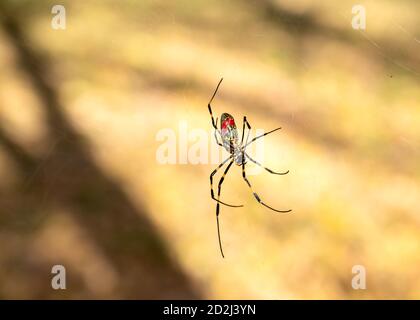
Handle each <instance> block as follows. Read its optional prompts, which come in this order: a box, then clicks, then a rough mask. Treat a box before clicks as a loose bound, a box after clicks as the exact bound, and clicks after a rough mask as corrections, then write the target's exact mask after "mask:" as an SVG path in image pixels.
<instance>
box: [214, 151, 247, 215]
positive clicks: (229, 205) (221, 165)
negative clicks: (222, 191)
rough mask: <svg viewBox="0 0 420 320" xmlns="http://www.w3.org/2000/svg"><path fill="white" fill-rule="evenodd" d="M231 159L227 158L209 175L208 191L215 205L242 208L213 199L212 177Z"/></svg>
mask: <svg viewBox="0 0 420 320" xmlns="http://www.w3.org/2000/svg"><path fill="white" fill-rule="evenodd" d="M232 158H233V156H230V157H229V158H227V159H226V160H224V161H223V162H222V163H221V164H219V165H218V167H217V168H216V169H214V170H213V172H212V173H211V174H210V187H211V189H210V192H211V193H210V194H211V198H212V199H213V200H214V201H216V202H217V203H221V204H224V205H225V206H228V207H233V208H238V207H243V205H242V204H241V205H232V204H228V203H225V202H223V201H221V200H219V199H216V198H215V197H214V191H213V176H214V175H215V174H216V172H217V171H218V170H219V169H220V168H221V167H223V165H224V164H225V163H226V162H228V161H229V160H231V159H232Z"/></svg>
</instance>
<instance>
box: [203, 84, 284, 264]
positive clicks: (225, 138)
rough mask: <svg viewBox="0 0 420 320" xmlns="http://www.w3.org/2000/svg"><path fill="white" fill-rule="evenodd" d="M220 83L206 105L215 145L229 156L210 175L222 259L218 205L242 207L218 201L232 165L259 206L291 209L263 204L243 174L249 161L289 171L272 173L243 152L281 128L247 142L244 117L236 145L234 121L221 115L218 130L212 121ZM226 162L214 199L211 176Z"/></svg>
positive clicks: (227, 114) (247, 123) (227, 115)
mask: <svg viewBox="0 0 420 320" xmlns="http://www.w3.org/2000/svg"><path fill="white" fill-rule="evenodd" d="M222 81H223V78H221V79H220V81H219V83H218V85H217V87H216V90H215V91H214V93H213V96H212V97H211V99H210V101H209V103H208V109H209V112H210V117H211V123H212V126H213V128H214V137H215V139H216V143H217V144H218V145H219V146H221V147H223V148H225V149H226V150H227V151H228V152H229V154H230V156H229V157H228V158H227V159H225V160H223V161H222V163H220V164H219V165H218V167H217V168H216V169H214V170H213V172H212V173H211V174H210V188H211V198H212V199H213V200H215V201H216V202H217V203H216V222H217V235H218V238H219V247H220V253H221V254H222V257H223V258H224V257H225V256H224V254H223V248H222V241H221V238H220V226H219V213H220V205H221V204H223V205H225V206H228V207H234V208H238V207H243V205H232V204H228V203H226V202H223V201H221V200H220V192H221V187H222V183H223V181H224V180H225V176H226V174H227V173H228V171H229V169H230V167H231V166H232V164H233V163H235V164H236V165H238V166H241V167H242V178H243V179H244V181H245V182H246V184H247V185H248V187H249V188H250V189H251V191H252V193H253V195H254V197H255V199H256V200H257V201H258V202H259V203H260V204H262V205H263V206H265V207H267V208H268V209H271V210H273V211H276V212H280V213H289V212H291V211H292V210H291V209H290V210H277V209H274V208H272V207H270V206H269V205H267V204H266V203H264V202H263V201H262V200H261V198H260V196H259V195H258V194H257V193H256V192H254V191H253V189H252V186H251V183H250V182H249V180H248V178H247V176H246V172H245V164H246V163H247V160H250V161H251V162H253V163H255V164H256V165H258V166H260V167H262V168H264V169H265V170H266V171H268V172H269V173H271V174H278V175H285V174H287V173H289V170H287V171H285V172H274V171H273V170H271V169H269V168H266V167H264V166H263V165H262V164H260V163H259V162H258V161H256V160H254V159H253V158H251V157H250V156H249V155H248V154H247V153H246V151H245V149H246V147H247V146H249V145H250V144H251V143H253V142H254V141H255V140H257V139H259V138H262V137H264V136H266V135H268V134H270V133H272V132H275V131H277V130H279V129H281V127H280V128H276V129H274V130H271V131H269V132H266V133H264V134H262V135H259V136H256V137H255V138H253V139H252V140H251V141H249V142H248V138H249V132H250V130H251V125H250V124H249V122H248V121H247V119H246V117H245V116H244V118H243V124H242V135H241V143H238V130H237V129H236V124H235V120H234V119H233V117H232V116H231V115H230V114H229V113H223V114H222V115H221V117H220V129H219V128H218V127H217V122H218V118H216V120H214V117H213V112H212V110H211V103H212V101H213V99H214V97H215V96H216V93H217V90H218V89H219V86H220V84H221V83H222ZM245 126H246V127H247V128H248V134H247V137H246V140H245V142H244V136H245ZM217 134H219V136H220V138H221V142H220V141H219V139H218V138H217ZM228 161H230V162H229V164H228V165H227V167H226V169H225V171H224V172H223V175H222V177H221V178H220V180H219V183H218V185H217V198H215V196H214V191H213V176H214V175H215V174H216V172H217V171H218V170H219V169H221V168H222V167H223V166H224V165H225V164H226V163H227V162H228Z"/></svg>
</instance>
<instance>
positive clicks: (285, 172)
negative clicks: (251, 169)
mask: <svg viewBox="0 0 420 320" xmlns="http://www.w3.org/2000/svg"><path fill="white" fill-rule="evenodd" d="M245 156H246V157H247V158H248V159H249V160H251V161H252V162H254V163H255V164H256V165H259V166H260V167H262V168H264V169H265V170H267V171H268V172H270V173H272V174H279V175H284V174H288V173H289V170H287V171H284V172H275V171H273V170H271V169H269V168H266V167H264V166H263V165H262V164H261V163H259V162H258V161H256V160H254V159H252V158H251V157H250V156H249V155H248V154H247V153H246V152H245Z"/></svg>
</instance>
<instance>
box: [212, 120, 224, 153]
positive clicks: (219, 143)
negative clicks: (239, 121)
mask: <svg viewBox="0 0 420 320" xmlns="http://www.w3.org/2000/svg"><path fill="white" fill-rule="evenodd" d="M218 119H219V118H216V128H217V120H218ZM218 132H219V134H220V131H219V130H218V129H216V130H214V138H215V139H216V143H217V144H218V145H219V146H221V147H223V144H222V143H221V142H219V139H218V138H217V133H218Z"/></svg>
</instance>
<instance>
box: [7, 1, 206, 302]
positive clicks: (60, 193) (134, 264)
mask: <svg viewBox="0 0 420 320" xmlns="http://www.w3.org/2000/svg"><path fill="white" fill-rule="evenodd" d="M0 7H1V13H0V19H1V21H0V24H1V27H2V28H3V30H4V32H5V34H6V35H7V36H8V39H9V40H10V43H11V44H12V47H13V48H14V49H15V53H16V57H17V61H18V64H19V66H20V67H21V69H22V71H23V72H24V73H25V74H26V76H27V77H28V79H29V80H30V82H31V84H32V86H33V88H34V91H35V93H36V94H37V95H38V96H39V99H40V101H41V104H42V107H43V108H44V109H45V114H46V126H47V128H48V130H49V131H48V132H49V135H50V137H51V139H52V140H53V141H56V144H55V146H54V148H53V150H52V151H51V152H50V153H49V154H48V155H47V156H44V157H36V156H34V155H31V154H30V152H28V151H25V149H24V148H23V147H21V146H20V145H19V143H17V142H15V141H13V139H12V138H11V137H10V136H9V135H8V134H7V133H6V132H5V131H4V130H3V129H2V128H0V147H2V148H3V149H4V150H6V151H7V155H8V156H9V157H10V158H11V159H12V160H13V162H14V163H15V164H16V166H17V167H18V168H19V170H20V172H21V173H22V176H23V177H24V178H23V179H22V181H20V182H19V185H18V187H17V190H15V191H14V192H11V193H13V195H12V196H10V194H9V195H8V197H3V196H1V197H0V207H1V208H2V210H1V211H2V214H1V217H0V233H1V234H3V238H2V239H3V240H4V237H6V239H7V236H6V235H7V234H10V233H13V234H14V235H15V236H16V235H18V237H19V241H18V242H17V243H18V245H17V247H16V248H14V250H15V251H16V252H17V256H16V257H15V259H16V261H7V263H8V264H10V265H11V268H10V270H11V271H10V272H9V273H8V272H7V270H9V269H7V268H6V269H4V270H3V274H0V278H1V276H4V277H8V276H13V277H15V279H13V281H15V282H16V283H17V284H19V283H20V281H23V280H24V279H29V281H30V285H29V284H28V290H30V291H31V292H30V293H29V292H28V293H26V294H25V296H29V297H31V298H49V297H57V293H54V290H52V289H51V286H50V281H51V266H49V265H48V266H47V265H42V266H39V265H35V264H34V265H33V267H31V264H30V261H32V259H31V257H25V256H24V254H25V253H27V249H26V247H27V246H28V245H30V243H29V242H30V241H31V239H33V234H34V233H36V232H37V231H38V230H40V229H41V228H42V226H43V224H44V223H45V221H47V220H48V219H49V218H50V217H49V216H48V214H47V215H45V213H43V212H46V211H44V210H43V209H44V208H48V207H58V208H65V209H67V211H68V212H69V213H71V214H72V218H74V219H75V220H76V221H77V222H78V223H79V224H80V225H81V226H82V228H83V229H84V230H85V231H86V233H87V235H88V236H89V239H90V240H91V241H93V243H94V244H95V245H96V246H97V247H98V248H99V249H100V250H101V252H102V253H103V254H105V257H106V259H107V261H109V262H110V264H111V265H112V267H113V268H114V269H115V270H117V273H118V275H119V280H120V283H118V285H117V289H118V296H121V297H124V298H140V299H144V298H148V299H155V298H163V299H165V298H179V299H184V298H189V299H197V298H200V293H199V292H197V290H196V289H195V288H194V287H193V285H192V283H191V282H190V279H189V278H188V276H187V275H186V274H185V273H184V272H183V271H182V270H181V268H180V266H179V265H178V264H177V262H176V261H174V259H173V258H171V256H170V254H169V253H168V250H169V248H168V247H167V245H166V244H165V243H164V241H163V240H162V239H161V236H160V235H159V233H158V232H157V231H156V229H155V227H154V226H153V225H152V223H151V222H150V221H149V219H148V214H147V212H146V210H145V208H144V207H142V208H140V209H138V206H134V204H133V203H132V202H131V201H130V199H129V198H128V196H127V195H126V194H125V192H124V191H123V190H122V189H121V187H120V186H119V185H118V184H117V183H116V182H115V181H113V180H112V179H111V178H110V177H109V176H107V174H106V172H104V171H103V170H102V169H101V168H99V167H98V166H97V165H96V164H95V161H94V160H93V157H92V156H91V153H90V148H89V143H88V141H86V140H85V139H84V137H83V136H82V135H81V134H80V133H78V132H77V130H76V129H75V128H74V126H73V125H72V124H71V123H70V122H69V120H68V119H67V117H66V115H65V113H64V111H63V106H62V105H61V103H60V99H59V96H58V93H57V92H58V90H57V88H56V87H55V85H54V84H53V83H52V82H51V79H50V78H49V76H50V73H49V71H48V61H47V59H45V57H43V56H42V55H41V54H40V53H39V52H37V51H36V50H35V49H34V48H33V47H31V45H30V44H29V42H28V39H27V38H26V37H25V34H24V33H23V31H22V30H23V28H22V26H21V25H20V22H19V21H18V20H17V18H16V16H13V15H11V14H7V7H6V6H4V5H1V6H0ZM1 192H3V191H1ZM6 198H7V199H6ZM47 212H48V211H47ZM19 253H21V256H19ZM0 255H1V253H0ZM12 269H13V271H12ZM67 273H68V276H69V278H70V279H72V277H73V284H76V283H77V285H75V286H72V285H71V283H72V282H71V281H70V283H69V284H68V289H67V290H65V291H66V293H65V296H67V297H74V296H86V297H90V298H95V297H92V296H89V292H88V291H86V290H87V289H86V287H84V286H83V283H82V281H81V280H80V279H76V278H75V277H76V276H75V275H74V274H73V275H72V271H71V270H67ZM27 274H29V275H30V276H27ZM97 276H98V277H100V276H101V275H99V274H98V275H97ZM40 279H41V280H42V281H41V280H40ZM20 285H21V286H22V285H23V284H22V283H20ZM75 287H76V288H75ZM3 290H4V289H3ZM0 296H4V297H6V298H7V292H4V291H2V290H0Z"/></svg>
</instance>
